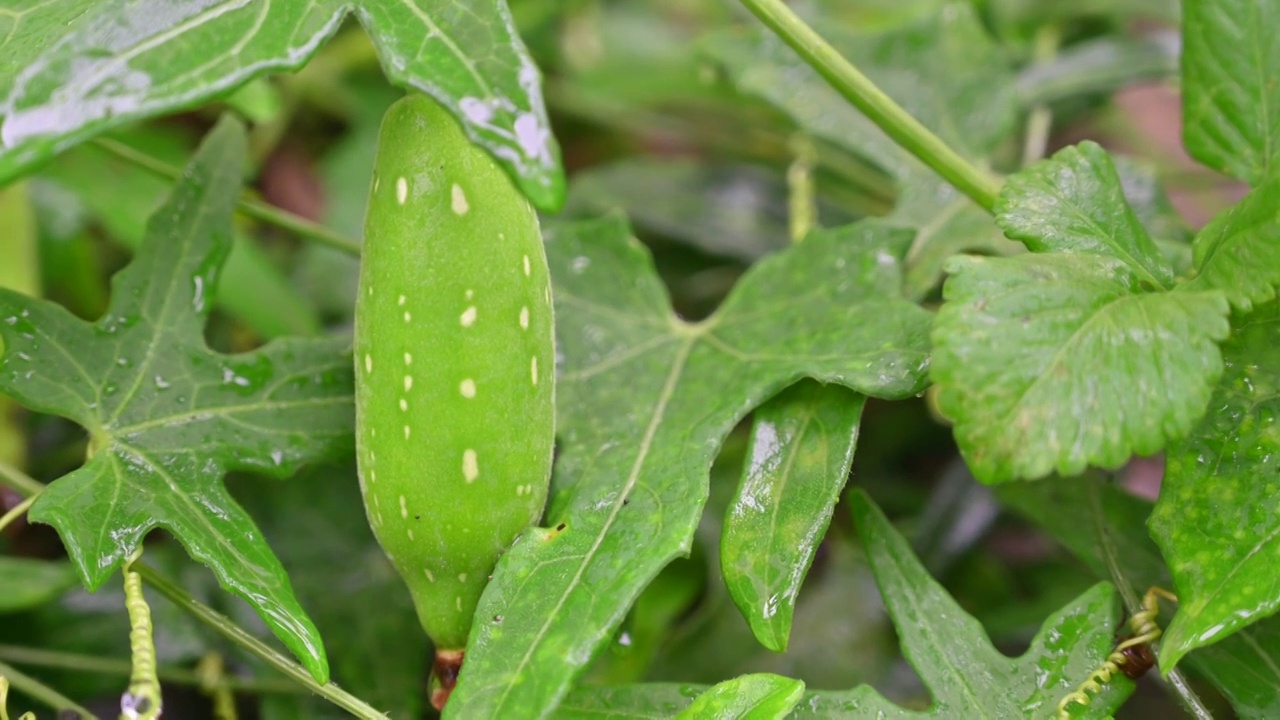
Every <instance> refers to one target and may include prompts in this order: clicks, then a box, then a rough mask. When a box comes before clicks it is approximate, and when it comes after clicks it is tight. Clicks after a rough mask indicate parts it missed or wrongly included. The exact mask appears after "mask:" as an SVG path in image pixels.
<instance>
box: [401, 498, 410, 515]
mask: <svg viewBox="0 0 1280 720" xmlns="http://www.w3.org/2000/svg"><path fill="white" fill-rule="evenodd" d="M400 517H402V518H404V519H406V520H407V519H408V518H409V506H408V505H407V504H406V503H405V498H404V496H403V495H401V496H400Z"/></svg>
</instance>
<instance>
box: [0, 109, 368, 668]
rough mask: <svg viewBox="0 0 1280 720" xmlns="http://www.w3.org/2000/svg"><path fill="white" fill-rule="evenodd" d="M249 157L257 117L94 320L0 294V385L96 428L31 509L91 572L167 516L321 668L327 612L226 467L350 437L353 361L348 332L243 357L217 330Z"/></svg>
mask: <svg viewBox="0 0 1280 720" xmlns="http://www.w3.org/2000/svg"><path fill="white" fill-rule="evenodd" d="M244 154H245V137H244V131H243V130H242V129H241V128H240V127H239V126H238V125H237V124H235V123H233V122H228V121H224V122H222V123H220V124H219V125H218V126H217V127H216V128H215V129H214V130H213V132H212V133H211V134H210V136H209V138H208V139H207V140H206V141H205V143H204V144H203V145H202V146H201V149H200V151H199V152H198V153H197V154H196V156H195V158H194V159H193V160H192V163H191V165H190V167H189V168H188V170H187V172H186V174H185V175H184V179H183V180H182V181H181V182H180V183H179V184H178V185H177V186H176V187H175V188H174V191H173V193H172V194H171V195H170V197H169V200H168V201H167V202H166V203H165V205H164V206H163V207H161V208H160V210H159V211H158V212H157V213H156V214H155V216H154V217H153V218H152V220H151V222H150V224H149V225H148V230H147V237H146V239H145V240H144V241H143V244H142V247H141V248H140V249H139V251H138V253H137V255H136V256H135V258H134V261H133V262H132V263H131V264H130V265H129V266H127V267H126V268H125V269H124V270H122V271H121V272H120V273H119V274H117V275H116V276H115V278H114V280H113V283H112V289H113V292H112V299H111V304H110V307H109V308H108V311H107V314H106V315H105V316H103V318H102V319H100V320H99V321H97V322H96V323H87V322H84V321H81V320H79V319H77V318H75V317H74V316H72V315H71V314H70V313H69V312H67V311H66V310H64V309H62V308H61V307H60V306H58V305H54V304H52V303H49V302H44V301H38V300H32V299H30V298H26V297H24V296H21V295H17V294H15V293H12V292H8V291H0V335H2V336H3V338H4V341H5V355H4V359H3V362H2V363H0V391H3V392H5V393H8V394H10V395H12V396H13V397H14V398H16V399H17V400H18V401H19V402H21V403H22V404H23V405H25V406H27V407H29V408H32V409H34V410H37V411H40V412H45V413H51V414H55V415H61V416H63V417H67V418H70V419H72V420H74V421H76V422H77V423H79V424H81V425H83V426H84V427H85V428H86V429H87V430H88V432H89V438H90V449H91V456H90V458H89V459H88V461H87V462H86V463H85V465H84V466H83V467H81V468H79V469H78V470H75V471H74V472H72V473H70V474H69V475H66V476H64V477H62V478H60V479H58V480H55V481H54V482H53V483H52V484H51V485H50V486H49V487H48V489H47V490H45V491H44V493H42V494H41V495H40V497H39V499H38V500H37V501H36V503H35V505H33V506H32V508H31V519H32V520H34V521H37V522H44V523H48V524H50V525H53V526H54V527H55V528H56V529H57V530H58V533H59V534H60V535H61V537H62V540H63V543H64V544H65V545H66V547H67V551H68V553H69V554H70V556H71V559H72V561H73V562H74V563H75V565H76V567H77V568H78V570H79V572H80V576H81V579H82V580H83V581H84V584H85V585H86V586H87V587H89V588H90V589H96V588H98V587H99V586H101V585H102V583H103V582H104V581H105V580H106V579H107V578H108V577H110V575H111V574H112V573H113V572H114V571H115V569H116V568H117V567H118V566H119V565H120V563H121V562H122V561H123V560H124V558H125V557H127V556H128V555H129V554H130V553H131V552H132V551H133V550H134V549H135V548H137V547H138V545H139V544H140V543H141V542H142V539H143V537H144V536H145V535H146V534H147V532H148V531H149V530H151V529H152V528H154V527H163V528H165V529H166V530H169V531H170V532H171V533H173V535H174V536H175V537H177V538H178V540H179V541H180V542H182V544H183V545H184V546H185V547H186V548H187V550H188V552H190V554H191V555H192V557H194V558H196V559H197V560H199V561H201V562H203V563H205V564H206V565H208V566H209V567H210V568H211V569H212V570H213V571H214V573H215V574H216V575H217V576H218V579H219V580H220V581H221V582H222V584H223V586H224V587H226V588H227V589H229V590H231V591H232V592H234V593H236V594H237V595H240V596H241V597H243V598H244V599H245V600H247V601H248V602H249V603H250V604H251V605H252V606H253V607H254V608H255V609H256V610H257V611H258V612H259V614H261V615H262V617H263V619H264V620H265V621H266V622H267V624H268V625H269V626H270V627H271V628H272V629H273V630H274V631H275V632H276V634H277V635H278V636H279V637H280V638H281V639H282V640H283V641H284V642H285V644H286V645H288V646H289V648H290V649H291V650H293V651H294V653H295V654H296V655H298V657H299V658H300V659H301V660H302V661H303V662H304V663H305V664H306V665H307V666H308V669H310V670H311V672H312V674H313V675H315V676H316V677H317V678H326V677H327V675H328V667H327V661H326V660H325V655H324V649H323V647H322V645H321V642H320V638H319V636H318V634H317V633H316V630H315V627H314V626H313V625H312V623H311V621H310V619H308V618H307V615H306V613H305V612H303V610H302V608H301V607H300V606H299V605H298V602H297V600H296V599H295V598H294V595H293V591H292V589H291V588H290V585H289V581H288V577H287V576H286V574H285V572H284V569H283V568H282V567H281V566H280V562H279V561H278V560H277V559H276V557H275V555H274V554H272V552H271V550H270V548H268V547H267V545H266V543H265V542H264V541H263V539H262V537H261V534H260V533H259V531H258V530H257V528H256V527H255V525H254V523H253V521H252V519H251V518H250V517H249V516H248V514H246V513H245V511H244V510H243V509H242V508H241V507H240V505H239V504H238V503H237V502H236V501H235V500H234V499H233V498H232V497H231V495H230V494H228V493H227V490H226V488H225V487H224V486H223V483H222V479H223V476H224V475H225V474H226V473H227V472H228V471H230V470H253V471H257V472H262V473H266V474H270V475H275V476H284V475H288V474H290V473H292V472H293V471H294V470H295V469H296V468H297V467H299V466H300V465H302V464H304V463H307V462H311V461H316V460H320V459H324V458H327V457H333V456H335V455H339V454H341V453H343V452H349V451H350V444H351V440H350V437H351V433H352V420H353V419H352V397H351V382H352V381H351V367H350V362H349V355H348V354H346V353H344V352H343V349H344V347H345V345H346V343H345V342H343V341H338V340H327V339H326V340H280V341H275V342H272V343H270V344H268V345H266V346H265V347H263V348H261V349H260V350H257V351H254V352H250V353H245V354H241V355H220V354H218V353H214V352H212V351H211V350H209V348H208V347H207V346H206V345H205V341H204V337H203V325H204V320H205V318H206V316H207V315H208V313H209V309H210V306H211V303H212V301H213V297H214V293H215V291H216V284H217V279H218V275H219V272H220V270H221V267H222V263H223V261H224V260H225V258H226V256H227V253H228V252H229V250H230V246H231V240H230V238H231V213H232V209H233V207H234V205H235V202H236V199H237V198H238V197H239V194H240V178H241V164H242V162H243V158H244Z"/></svg>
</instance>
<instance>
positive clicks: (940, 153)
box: [742, 0, 1000, 212]
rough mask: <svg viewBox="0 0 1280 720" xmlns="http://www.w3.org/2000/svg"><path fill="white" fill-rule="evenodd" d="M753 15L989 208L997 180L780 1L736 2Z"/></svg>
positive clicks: (936, 169)
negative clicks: (969, 160) (837, 50)
mask: <svg viewBox="0 0 1280 720" xmlns="http://www.w3.org/2000/svg"><path fill="white" fill-rule="evenodd" d="M742 4H743V5H745V6H746V7H747V9H748V10H750V11H751V12H752V13H754V14H755V16H756V17H758V18H760V20H761V21H762V22H763V23H764V24H765V25H767V26H769V29H770V30H773V32H775V33H777V35H778V36H779V37H781V38H782V40H783V41H784V42H786V43H787V44H788V45H790V46H791V48H792V49H793V50H795V51H796V52H797V53H799V55H800V57H802V58H804V60H805V62H807V63H809V65H811V66H812V67H813V69H814V70H817V71H818V74H820V75H822V77H823V78H824V79H826V81H827V82H828V83H830V84H831V87H833V88H834V89H835V90H836V91H837V92H839V93H840V94H841V95H843V96H844V98H845V99H846V100H848V101H849V102H850V103H852V104H853V105H854V107H856V108H858V109H859V110H861V111H862V113H863V114H864V115H866V116H867V117H868V118H869V119H870V120H871V121H872V122H874V123H875V124H876V125H878V126H879V127H880V129H881V130H883V131H884V132H885V134H886V135H888V136H889V137H891V138H893V140H894V142H896V143H898V144H899V145H901V146H902V147H903V148H904V149H905V150H907V151H908V152H910V153H911V154H912V155H915V156H916V157H917V158H919V159H920V160H921V161H922V162H923V163H924V164H926V165H928V166H929V167H931V168H933V170H934V172H936V173H938V175H940V176H942V178H943V179H944V180H946V181H947V182H949V183H951V184H952V185H954V186H955V187H956V188H957V189H958V190H960V192H962V193H964V194H965V195H968V196H969V198H971V199H972V200H973V201H974V202H975V203H977V204H978V205H979V206H981V207H982V208H983V209H985V210H986V211H987V212H991V211H992V209H993V208H994V207H995V201H996V195H998V194H999V192H1000V184H999V181H998V180H996V179H995V178H993V177H991V176H990V175H988V174H986V173H984V172H982V171H980V170H978V169H977V168H976V167H974V166H973V165H971V164H970V163H969V162H968V161H967V160H965V159H964V158H962V157H961V156H960V155H959V153H957V152H956V151H955V150H952V149H951V147H950V146H949V145H947V144H946V143H945V142H943V141H942V139H941V138H939V137H938V136H937V135H934V134H933V133H932V132H930V131H929V129H928V128H926V127H925V126H924V125H921V124H920V122H919V121H918V120H916V119H915V118H914V117H912V116H911V115H910V114H908V113H907V111H906V110H903V109H902V106H901V105H898V104H897V103H896V102H894V101H893V98H891V97H889V96H888V95H886V94H885V93H884V91H883V90H881V89H880V88H879V87H876V85H875V83H873V82H871V80H870V79H868V78H867V76H865V75H863V74H862V73H861V72H860V71H859V70H858V69H857V68H856V67H854V66H853V64H852V63H850V62H849V61H848V60H846V59H845V58H844V57H843V56H842V55H840V53H838V52H836V50H835V48H833V47H831V45H829V44H828V43H827V41H825V40H823V39H822V36H821V35H819V34H818V33H817V32H815V31H814V29H813V28H811V27H809V26H808V25H807V24H805V22H804V21H803V20H801V19H800V18H799V17H798V16H797V15H796V14H795V13H794V12H792V11H791V9H790V8H788V7H787V6H786V4H784V3H783V0H742Z"/></svg>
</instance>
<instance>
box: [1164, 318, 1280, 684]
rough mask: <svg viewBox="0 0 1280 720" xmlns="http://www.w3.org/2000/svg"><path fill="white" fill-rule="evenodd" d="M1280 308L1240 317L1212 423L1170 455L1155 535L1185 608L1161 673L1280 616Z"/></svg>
mask: <svg viewBox="0 0 1280 720" xmlns="http://www.w3.org/2000/svg"><path fill="white" fill-rule="evenodd" d="M1278 340H1280V306H1277V305H1276V304H1275V303H1270V304H1267V305H1264V306H1260V307H1258V308H1257V309H1255V310H1254V311H1253V312H1252V313H1251V314H1249V315H1248V316H1246V317H1243V318H1239V319H1238V320H1237V322H1236V327H1235V330H1234V332H1233V334H1232V337H1231V339H1230V340H1229V341H1228V342H1227V343H1225V344H1224V345H1223V354H1224V358H1225V364H1226V368H1227V370H1226V373H1225V375H1224V377H1223V378H1222V382H1221V383H1220V384H1219V385H1218V388H1217V390H1216V392H1215V393H1214V396H1213V400H1212V401H1211V402H1210V404H1209V407H1210V410H1209V414H1208V415H1207V416H1206V417H1205V418H1204V420H1203V421H1202V422H1201V423H1200V425H1199V426H1198V427H1197V428H1196V429H1195V431H1194V432H1192V433H1191V435H1190V436H1189V437H1187V438H1186V439H1184V440H1180V441H1178V442H1176V443H1174V444H1173V445H1172V446H1171V447H1170V448H1169V451H1168V453H1167V461H1166V462H1167V469H1166V471H1165V480H1164V485H1163V487H1162V489H1161V492H1160V501H1159V502H1158V503H1157V504H1156V508H1155V511H1154V512H1153V513H1152V515H1151V520H1150V524H1151V532H1152V536H1153V537H1154V538H1155V540H1156V542H1157V543H1159V545H1160V548H1161V550H1163V551H1164V555H1165V558H1167V559H1168V561H1169V567H1170V569H1171V570H1172V571H1173V577H1174V582H1175V584H1176V586H1177V592H1178V597H1179V599H1180V601H1181V603H1180V605H1179V608H1178V614H1177V615H1176V616H1175V617H1174V620H1173V622H1172V623H1171V624H1170V626H1169V629H1168V631H1167V632H1166V633H1165V636H1164V644H1163V655H1162V659H1163V660H1164V661H1165V663H1166V664H1165V665H1164V667H1165V669H1166V670H1167V669H1168V668H1171V667H1173V666H1174V665H1175V664H1176V663H1177V662H1178V660H1179V659H1180V658H1181V657H1182V656H1183V655H1185V654H1186V653H1187V652H1188V651H1189V650H1192V649H1193V648H1197V647H1202V646H1204V645H1208V644H1211V643H1214V642H1217V641H1218V640H1221V639H1222V638H1224V637H1227V636H1229V635H1230V634H1232V633H1233V632H1236V631H1238V630H1239V629H1241V628H1243V627H1245V626H1247V625H1249V624H1250V623H1253V622H1256V621H1257V620H1259V619H1261V618H1264V617H1267V616H1269V615H1272V614H1273V613H1275V612H1276V610H1277V609H1280V540H1278V539H1277V537H1278V536H1280V479H1277V474H1278V473H1280V428H1278V427H1277V426H1276V419H1277V416H1278V415H1280V402H1277V390H1278V389H1280V370H1278V368H1280V353H1277V350H1276V348H1277V347H1280V343H1278V342H1277V341H1278Z"/></svg>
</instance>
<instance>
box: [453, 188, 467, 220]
mask: <svg viewBox="0 0 1280 720" xmlns="http://www.w3.org/2000/svg"><path fill="white" fill-rule="evenodd" d="M450 201H451V204H452V207H453V213H454V214H455V215H466V214H467V211H468V210H470V209H471V205H470V204H468V203H467V194H466V193H465V192H463V191H462V186H461V185H459V184H458V183H454V184H453V191H452V197H451V198H450Z"/></svg>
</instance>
